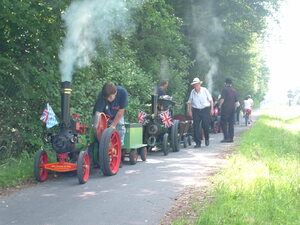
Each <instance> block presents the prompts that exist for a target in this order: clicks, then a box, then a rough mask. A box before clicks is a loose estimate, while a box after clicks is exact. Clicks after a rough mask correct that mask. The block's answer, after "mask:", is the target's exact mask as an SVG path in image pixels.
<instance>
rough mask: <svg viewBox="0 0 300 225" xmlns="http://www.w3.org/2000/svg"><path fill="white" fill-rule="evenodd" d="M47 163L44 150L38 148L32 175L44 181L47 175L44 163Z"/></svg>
mask: <svg viewBox="0 0 300 225" xmlns="http://www.w3.org/2000/svg"><path fill="white" fill-rule="evenodd" d="M45 164H48V154H47V152H46V151H45V150H39V151H38V152H37V153H36V155H35V160H34V176H35V179H36V180H37V181H40V182H42V181H45V180H46V179H47V176H48V170H47V169H45V168H44V165H45Z"/></svg>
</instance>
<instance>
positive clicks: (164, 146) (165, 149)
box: [162, 133, 170, 155]
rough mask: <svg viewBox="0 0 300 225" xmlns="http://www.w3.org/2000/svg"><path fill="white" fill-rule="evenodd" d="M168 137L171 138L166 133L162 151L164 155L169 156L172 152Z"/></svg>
mask: <svg viewBox="0 0 300 225" xmlns="http://www.w3.org/2000/svg"><path fill="white" fill-rule="evenodd" d="M168 137H169V134H168V133H165V134H164V136H163V142H162V151H163V153H164V155H168V154H169V150H170V148H169V144H168Z"/></svg>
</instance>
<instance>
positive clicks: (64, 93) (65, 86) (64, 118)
mask: <svg viewBox="0 0 300 225" xmlns="http://www.w3.org/2000/svg"><path fill="white" fill-rule="evenodd" d="M70 87H71V82H69V81H64V82H61V88H62V89H61V124H62V126H63V127H64V128H69V122H70V95H71V92H72V89H71V88H70Z"/></svg>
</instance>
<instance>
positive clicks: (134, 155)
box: [129, 149, 138, 165]
mask: <svg viewBox="0 0 300 225" xmlns="http://www.w3.org/2000/svg"><path fill="white" fill-rule="evenodd" d="M137 159H138V153H137V150H136V149H133V150H131V151H130V153H129V162H130V164H131V165H134V164H136V162H137Z"/></svg>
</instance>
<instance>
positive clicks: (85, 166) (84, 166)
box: [77, 151, 90, 184]
mask: <svg viewBox="0 0 300 225" xmlns="http://www.w3.org/2000/svg"><path fill="white" fill-rule="evenodd" d="M89 176H90V157H89V154H88V152H87V151H80V153H79V157H78V160H77V177H78V180H79V183H80V184H85V183H86V182H87V181H88V179H89Z"/></svg>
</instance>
